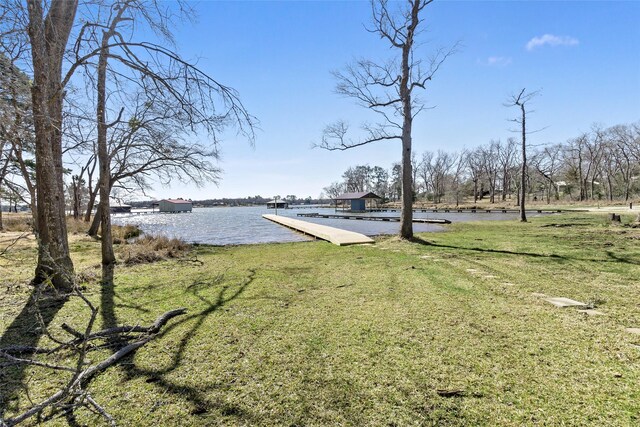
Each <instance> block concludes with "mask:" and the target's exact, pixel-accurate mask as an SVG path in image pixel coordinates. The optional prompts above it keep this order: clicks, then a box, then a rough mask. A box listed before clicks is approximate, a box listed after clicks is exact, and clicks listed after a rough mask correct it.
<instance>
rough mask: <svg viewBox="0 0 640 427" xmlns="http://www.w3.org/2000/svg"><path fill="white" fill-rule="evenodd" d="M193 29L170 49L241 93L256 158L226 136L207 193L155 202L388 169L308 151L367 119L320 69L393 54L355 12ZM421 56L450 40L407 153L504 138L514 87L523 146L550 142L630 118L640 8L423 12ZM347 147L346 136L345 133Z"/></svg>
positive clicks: (266, 12)
mask: <svg viewBox="0 0 640 427" xmlns="http://www.w3.org/2000/svg"><path fill="white" fill-rule="evenodd" d="M194 6H195V9H196V10H197V11H198V14H199V18H198V20H197V22H196V23H194V24H193V25H191V24H188V25H181V26H177V28H176V37H177V44H178V49H179V50H180V52H181V53H182V54H183V56H185V57H187V58H191V59H194V58H198V61H199V65H200V67H201V68H203V69H204V70H206V71H207V72H208V73H209V74H210V75H212V76H213V77H214V78H216V79H217V80H219V81H220V82H222V83H224V84H226V85H229V86H232V87H234V88H235V89H237V90H238V91H239V92H240V95H241V98H242V100H243V102H244V104H245V106H246V108H247V109H248V110H249V111H250V112H251V113H252V114H253V115H255V116H256V117H257V118H258V119H259V120H260V130H259V131H258V133H257V139H256V143H255V147H251V146H249V145H248V144H247V142H246V141H244V140H242V139H241V138H238V137H236V135H235V134H234V133H233V132H230V133H228V134H227V135H225V138H224V140H223V143H222V145H221V151H222V156H223V158H222V162H221V163H220V166H221V167H222V169H224V174H223V177H222V180H221V181H220V183H219V185H218V186H216V185H213V184H210V185H206V186H205V187H203V188H196V187H195V186H192V185H188V186H185V185H182V184H177V183H176V184H175V185H174V186H173V187H172V188H161V187H157V188H156V189H155V190H156V191H155V192H154V193H155V194H154V195H155V196H157V197H191V198H194V199H205V198H219V197H245V196H253V195H257V194H260V195H262V196H264V197H270V196H273V195H276V194H278V195H282V196H284V195H287V194H295V195H297V196H299V197H306V196H312V197H317V196H318V195H319V194H320V192H321V191H322V188H323V187H325V186H327V185H328V184H330V183H331V182H333V181H337V180H339V179H340V176H341V174H342V172H343V171H344V170H345V169H347V168H348V167H349V166H352V165H356V164H370V165H380V166H383V167H390V166H391V163H392V162H394V161H397V160H399V157H400V146H399V142H383V143H377V144H372V145H369V146H366V147H362V148H356V149H353V150H350V151H345V152H327V151H322V150H319V149H313V150H312V149H311V148H310V147H311V144H312V143H313V142H317V141H318V140H319V138H320V136H321V133H322V129H323V128H324V126H325V125H327V124H329V123H331V122H333V121H335V120H337V119H344V120H346V121H348V122H349V123H350V124H351V125H352V128H353V129H354V130H356V131H357V127H358V125H359V124H360V123H362V122H363V121H365V120H369V121H371V120H374V119H375V117H374V116H371V115H369V113H368V112H366V111H364V110H363V109H361V108H359V107H357V106H356V105H355V104H354V103H353V101H352V100H349V99H346V98H342V97H340V96H338V95H336V94H335V93H334V87H335V81H334V79H333V77H332V75H331V71H332V70H339V69H341V68H342V67H343V66H344V65H345V64H347V63H348V62H350V61H352V60H353V59H356V58H368V59H373V60H377V59H386V58H389V56H390V55H392V54H393V51H391V50H390V49H389V48H388V47H387V45H386V44H385V43H384V42H383V41H381V40H380V39H379V38H378V37H377V36H375V35H373V34H370V33H368V32H367V31H365V29H364V25H366V24H368V23H369V22H370V16H371V15H370V13H371V12H370V6H369V3H368V2H366V1H348V2H343V1H315V2H306V1H305V2H303V1H279V2H270V1H261V2H219V1H205V2H200V3H195V4H194ZM424 12H425V14H424V18H425V21H424V22H423V28H424V29H425V32H424V33H423V34H422V35H421V38H420V41H421V45H420V47H419V48H418V50H417V54H418V55H421V56H423V57H425V58H428V57H429V55H430V54H431V53H432V52H433V51H434V50H435V49H437V48H440V47H449V46H452V45H453V44H454V43H456V42H458V41H460V42H461V44H462V48H461V50H460V51H459V52H458V53H457V54H456V55H454V56H452V57H451V58H449V59H448V60H447V61H446V62H445V64H444V65H443V67H442V68H441V70H440V71H439V74H437V75H436V76H435V78H434V80H433V81H432V82H431V85H430V86H429V87H428V89H427V91H425V92H422V93H421V94H420V97H421V98H422V99H423V100H425V103H426V104H427V105H429V106H433V107H435V108H433V109H430V110H427V111H424V112H423V113H421V115H419V116H418V117H417V119H416V120H415V122H414V133H413V144H414V151H415V152H417V153H418V154H421V153H422V152H423V151H425V150H430V151H436V150H438V149H444V150H449V151H455V150H460V149H462V148H464V147H474V146H477V145H480V144H483V143H486V142H488V141H489V140H490V139H497V138H502V139H506V138H508V137H510V136H514V134H513V133H511V132H510V131H509V129H510V128H511V127H512V126H511V125H512V124H511V123H509V121H508V119H509V118H512V117H513V116H514V114H516V113H517V112H516V111H515V109H508V108H506V107H504V106H503V103H504V102H505V100H506V98H507V97H508V96H509V95H510V94H512V93H514V92H517V91H519V90H520V89H522V88H525V87H526V88H527V89H528V90H541V95H540V96H539V97H537V98H536V99H535V101H534V104H533V109H534V110H535V112H534V113H533V114H532V115H531V116H530V119H529V120H528V121H529V124H530V126H531V129H536V128H544V130H543V131H541V132H538V133H536V134H534V135H532V136H531V143H533V144H544V143H557V142H564V141H566V140H567V139H568V138H571V137H573V136H576V135H577V134H579V133H580V132H581V131H586V130H588V129H589V128H590V126H591V125H592V124H593V123H601V124H603V125H605V126H610V125H614V124H618V123H629V122H632V121H636V120H639V119H640V48H638V46H640V25H638V22H639V21H640V1H626V2H616V1H606V2H592V1H590V2H578V1H570V2H569V1H567V2H560V1H553V2H539V1H535V2H534V1H528V2H521V1H440V2H438V1H436V2H434V3H433V4H431V5H429V6H428V7H427V8H426V9H425V10H424ZM354 136H357V135H354Z"/></svg>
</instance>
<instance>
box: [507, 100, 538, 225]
mask: <svg viewBox="0 0 640 427" xmlns="http://www.w3.org/2000/svg"><path fill="white" fill-rule="evenodd" d="M539 93H540V92H539V91H535V92H527V91H526V89H524V88H523V89H522V90H521V91H520V92H519V93H518V94H514V95H512V96H511V97H510V98H509V99H508V100H507V102H506V103H505V106H507V107H518V108H519V109H520V117H519V118H516V119H512V121H513V122H515V123H517V124H519V125H520V135H521V144H522V146H521V148H522V164H521V169H520V200H519V202H520V221H521V222H527V214H526V212H525V200H526V194H527V185H526V180H527V113H529V111H527V104H528V103H529V102H530V101H531V100H532V99H533V98H535V97H536V96H538V95H539Z"/></svg>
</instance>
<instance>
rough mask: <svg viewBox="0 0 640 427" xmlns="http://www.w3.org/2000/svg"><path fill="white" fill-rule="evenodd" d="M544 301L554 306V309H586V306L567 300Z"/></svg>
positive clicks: (553, 299)
mask: <svg viewBox="0 0 640 427" xmlns="http://www.w3.org/2000/svg"><path fill="white" fill-rule="evenodd" d="M545 301H546V302H548V303H551V304H553V305H555V306H556V307H560V308H564V307H586V306H587V304H585V303H583V302H580V301H575V300H572V299H569V298H564V297H558V298H545Z"/></svg>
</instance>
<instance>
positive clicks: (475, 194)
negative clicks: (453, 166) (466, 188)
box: [473, 178, 478, 204]
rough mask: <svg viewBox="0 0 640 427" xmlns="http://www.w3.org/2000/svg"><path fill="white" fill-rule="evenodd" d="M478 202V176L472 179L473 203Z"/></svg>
mask: <svg viewBox="0 0 640 427" xmlns="http://www.w3.org/2000/svg"><path fill="white" fill-rule="evenodd" d="M477 202H478V178H475V179H474V180H473V203H474V204H476V203H477Z"/></svg>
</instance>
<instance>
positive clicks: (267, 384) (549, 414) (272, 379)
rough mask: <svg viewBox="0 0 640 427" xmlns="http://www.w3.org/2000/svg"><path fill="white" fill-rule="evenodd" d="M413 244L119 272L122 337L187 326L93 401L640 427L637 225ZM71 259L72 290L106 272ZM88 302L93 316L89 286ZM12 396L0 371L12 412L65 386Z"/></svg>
mask: <svg viewBox="0 0 640 427" xmlns="http://www.w3.org/2000/svg"><path fill="white" fill-rule="evenodd" d="M623 219H624V221H626V222H629V221H630V220H631V219H632V217H631V216H628V217H625V218H623ZM1 236H2V235H1V234H0V237H1ZM420 238H421V240H418V241H416V242H407V241H401V240H399V239H397V238H395V237H386V238H381V239H378V241H377V243H376V244H375V245H370V246H351V247H337V246H334V245H331V244H329V243H326V242H321V241H317V242H308V243H291V244H272V245H251V246H238V247H206V246H199V247H196V248H194V249H193V250H192V252H191V253H190V255H189V256H188V258H190V259H191V260H187V259H181V260H170V261H162V262H158V263H153V264H141V265H134V266H121V267H119V269H118V270H117V272H116V283H115V295H114V297H113V299H112V302H113V307H110V308H109V311H113V313H114V315H115V316H116V318H117V323H118V324H121V323H127V324H136V323H140V324H149V323H151V322H152V321H153V320H154V319H155V318H156V317H157V316H158V315H159V314H161V313H162V312H164V311H167V310H169V309H173V308H178V307H186V308H188V314H187V315H185V316H182V317H178V318H176V319H174V320H172V321H171V322H170V323H169V325H168V327H167V328H166V329H165V332H164V333H163V334H162V335H161V336H160V337H158V338H157V339H156V340H154V341H152V342H151V343H149V344H147V345H146V346H145V347H143V348H142V349H141V350H139V351H138V352H137V353H136V354H135V356H134V357H132V358H131V359H130V360H128V361H127V362H126V363H125V364H122V365H119V366H117V367H114V368H112V369H110V370H109V371H107V372H106V373H105V374H102V375H101V376H99V377H98V378H96V379H95V380H94V381H93V382H92V385H91V390H92V391H93V392H92V395H93V397H94V399H96V400H97V401H98V402H101V403H102V404H103V406H104V407H105V409H107V410H108V411H109V412H110V413H111V414H112V415H113V416H114V417H115V418H116V420H118V423H119V425H125V426H160V425H167V426H174V425H176V426H177V425H184V426H190V425H232V426H235V425H264V426H272V425H283V426H294V425H295V426H302V425H305V426H326V425H351V426H362V425H371V426H411V425H513V426H520V425H594V426H604V425H615V426H627V425H629V426H632V425H640V335H634V334H632V333H629V332H626V331H625V328H628V327H636V328H640V228H635V229H634V228H630V227H624V226H615V225H610V223H609V222H608V220H607V218H606V217H605V216H604V215H596V214H578V213H573V214H560V215H550V216H544V217H533V218H530V222H529V223H527V224H520V223H518V222H512V221H486V222H477V223H466V224H453V225H451V226H450V227H449V232H445V233H431V234H422V235H420ZM0 240H2V239H0ZM72 247H73V256H74V260H75V262H76V265H77V267H78V270H79V271H80V272H82V276H83V277H85V278H89V279H91V278H92V277H94V276H95V275H96V274H98V273H99V269H98V268H97V264H98V262H99V246H98V244H97V243H95V242H93V241H90V240H86V239H83V238H76V239H74V240H73V243H72ZM34 253H35V252H34V250H33V248H32V247H31V246H29V245H23V246H20V247H17V248H15V249H14V250H13V252H11V253H10V254H9V255H8V256H9V258H10V259H2V260H0V285H1V286H2V287H3V288H4V289H2V296H0V307H1V310H2V311H1V317H0V333H2V332H4V331H5V330H6V328H7V327H8V325H9V324H10V323H11V321H12V320H13V319H14V318H15V317H16V316H17V315H18V313H19V312H20V311H21V309H22V306H23V305H24V303H25V301H26V298H27V297H28V294H29V292H30V289H29V287H28V286H27V285H26V284H24V283H23V282H24V281H25V280H27V279H28V278H29V276H30V274H31V272H32V266H33V261H34V256H35V255H34ZM194 257H197V260H198V261H201V262H194V260H193V258H194ZM86 287H87V290H86V294H87V295H88V296H89V297H90V298H91V299H92V300H94V301H96V303H99V302H100V301H101V296H100V285H99V282H98V281H97V280H89V281H88V282H87V284H86ZM534 293H538V294H545V295H548V296H563V297H568V298H571V299H576V300H579V301H582V302H586V303H589V304H591V305H593V306H594V307H595V308H596V309H597V310H598V311H601V312H602V313H604V315H601V316H589V315H586V314H584V313H581V312H578V311H577V310H575V309H572V308H565V309H560V308H556V307H554V306H552V305H550V304H549V303H546V302H544V301H543V299H542V298H541V297H539V296H536V295H533V294H534ZM103 303H104V298H103ZM80 307H82V305H81V304H80V302H79V301H76V300H74V299H72V300H71V301H70V302H68V303H67V304H66V305H65V306H64V307H63V308H62V309H61V310H60V311H59V312H57V314H56V315H55V318H54V320H53V322H52V330H54V331H56V333H59V332H58V328H57V325H59V324H60V323H62V322H67V323H69V324H72V325H73V324H75V325H77V326H78V327H79V326H80V325H82V324H83V322H84V321H85V319H86V312H85V311H83V310H82V309H80ZM27 326H29V325H27ZM30 327H31V328H33V325H30ZM29 333H33V332H30V331H29V330H28V328H27V329H25V332H24V334H29ZM59 334H60V336H62V333H59ZM5 335H7V334H5ZM5 339H6V340H9V341H11V340H14V341H16V342H19V341H20V339H21V335H20V334H14V336H9V337H5ZM40 344H41V345H46V344H47V339H46V338H42V339H40ZM108 354H109V353H107V352H106V351H105V352H104V354H94V355H92V359H94V360H98V359H99V358H100V357H104V356H106V355H108ZM15 380H16V379H15V376H13V374H12V371H11V369H5V370H4V371H0V395H1V396H2V401H0V406H4V407H5V409H6V411H7V412H6V414H5V415H8V416H10V415H14V414H15V413H16V411H18V410H20V409H24V408H25V407H26V406H27V405H28V404H29V399H31V400H33V401H34V402H37V401H39V400H41V399H43V398H44V397H46V396H47V395H49V394H50V393H51V392H52V391H53V390H54V388H55V386H56V385H57V384H59V383H60V381H61V379H60V378H57V377H53V376H51V375H50V374H46V373H44V371H43V370H42V369H39V368H34V369H28V370H27V371H26V373H25V375H24V376H23V378H21V383H23V384H26V385H27V389H28V393H27V392H26V391H25V388H24V387H23V386H16V384H15ZM8 390H12V391H13V393H12V395H10V396H7V393H8ZM77 416H78V422H79V423H80V424H88V425H96V424H98V425H99V424H101V423H103V420H102V419H101V418H99V417H97V416H96V415H94V414H91V413H89V412H87V411H83V412H80V413H78V414H77ZM66 422H67V421H66V420H65V419H64V418H63V419H54V420H53V421H51V422H50V423H51V424H52V425H64V424H66Z"/></svg>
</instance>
